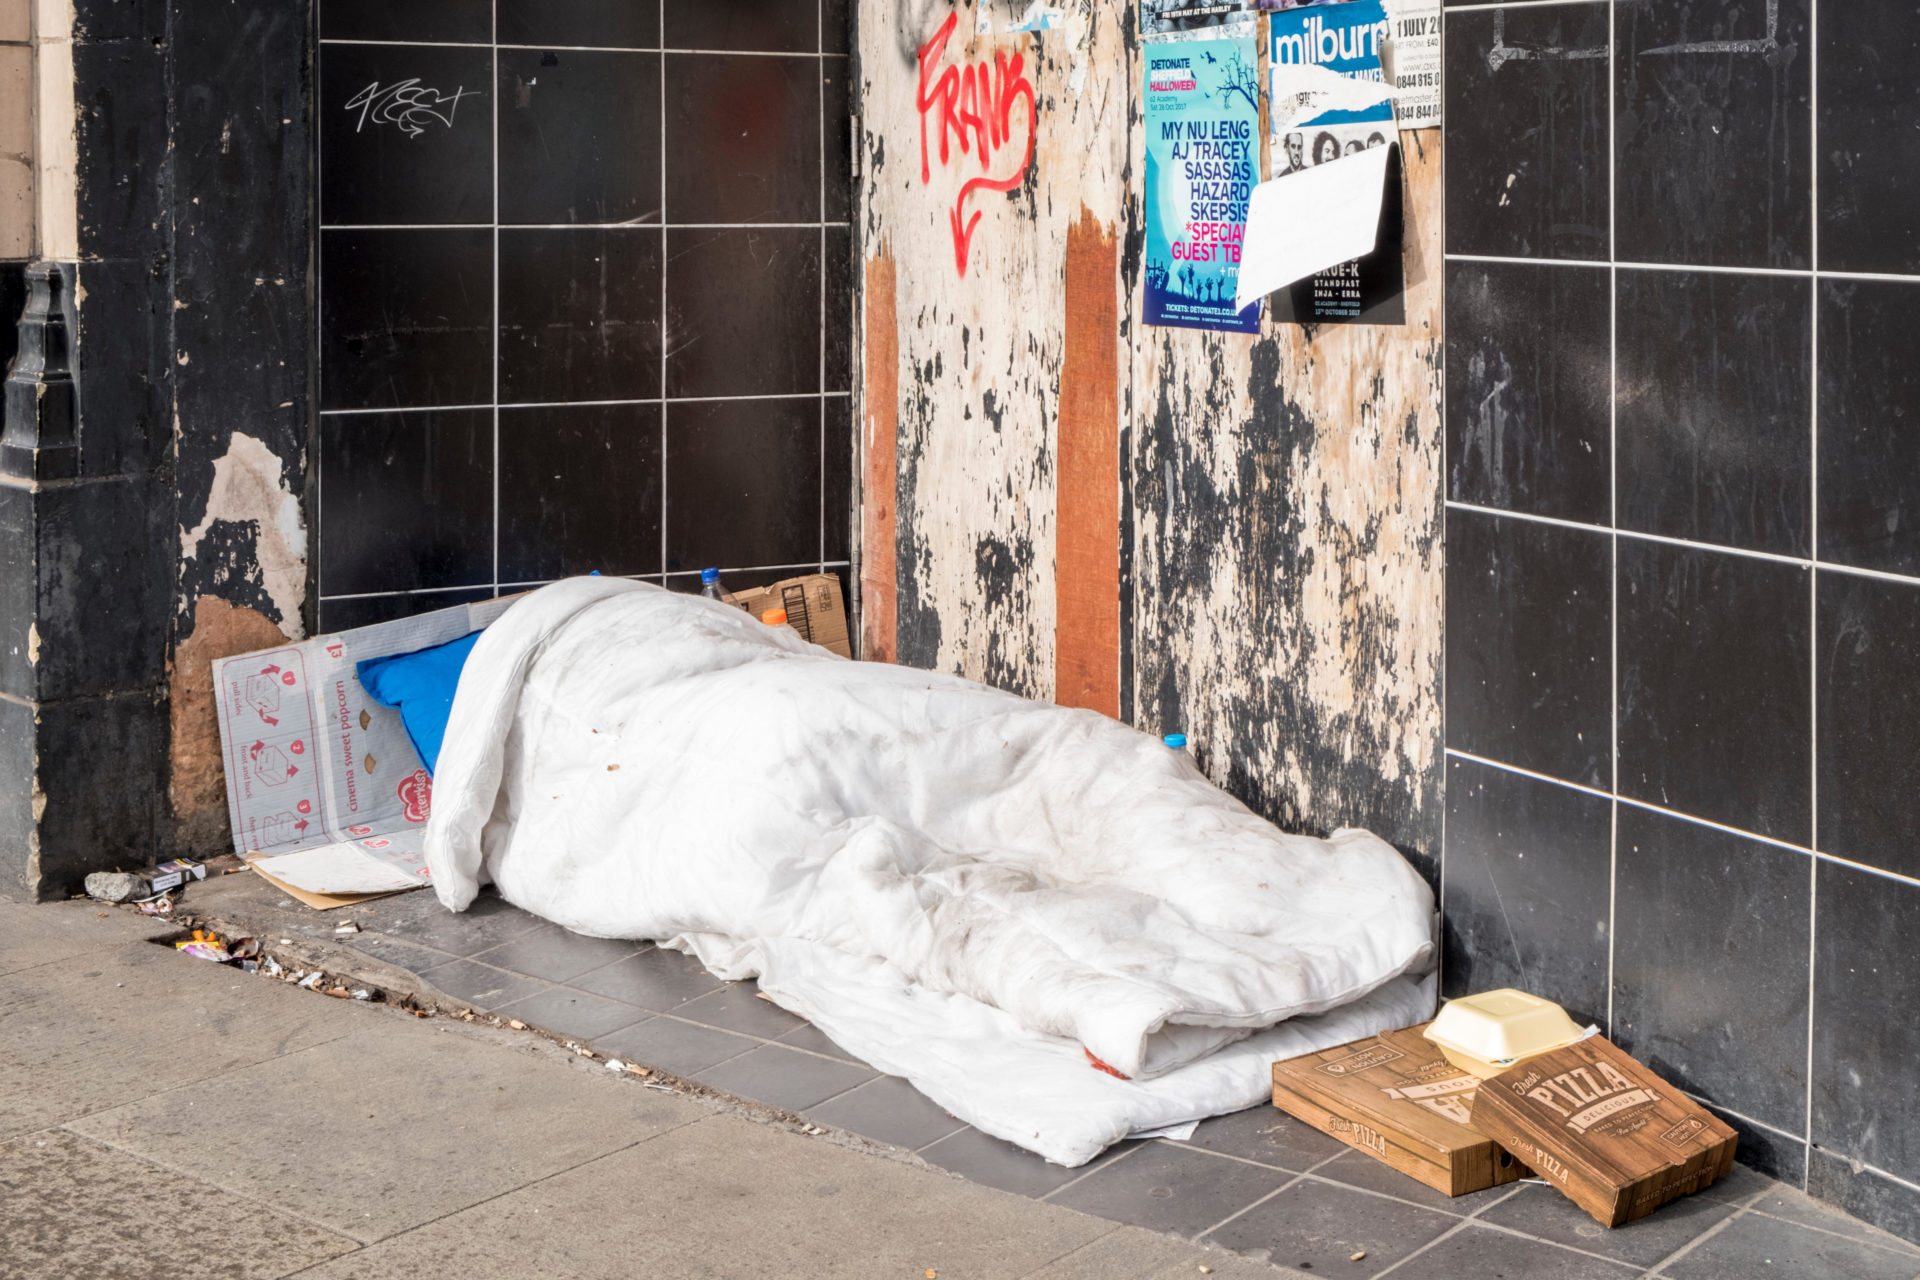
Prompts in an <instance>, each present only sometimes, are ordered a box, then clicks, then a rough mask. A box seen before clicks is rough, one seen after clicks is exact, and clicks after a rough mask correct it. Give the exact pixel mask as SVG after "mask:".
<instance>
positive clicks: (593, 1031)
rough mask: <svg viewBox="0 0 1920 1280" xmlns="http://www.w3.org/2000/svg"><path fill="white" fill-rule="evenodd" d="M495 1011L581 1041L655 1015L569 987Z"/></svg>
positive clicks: (552, 989)
mask: <svg viewBox="0 0 1920 1280" xmlns="http://www.w3.org/2000/svg"><path fill="white" fill-rule="evenodd" d="M494 1012H496V1013H498V1014H499V1015H500V1016H501V1017H503V1018H518V1019H519V1020H520V1021H522V1022H525V1023H528V1024H530V1025H532V1026H536V1027H539V1028H540V1029H541V1030H543V1031H551V1032H553V1033H554V1034H555V1035H561V1036H572V1037H574V1038H575V1039H579V1040H594V1039H597V1038H599V1037H600V1036H603V1035H606V1034H607V1033H608V1032H609V1031H618V1030H619V1029H620V1028H621V1027H630V1026H632V1025H633V1024H634V1023H636V1022H639V1021H642V1020H643V1019H646V1018H651V1017H652V1016H653V1015H652V1014H651V1013H648V1012H647V1011H646V1010H645V1009H640V1008H636V1007H634V1006H633V1005H630V1004H622V1003H621V1002H620V1001H618V1000H609V999H607V998H606V997H605V996H590V995H588V994H587V993H586V992H584V991H573V990H569V989H568V988H566V987H548V988H547V989H546V990H545V991H539V992H535V993H534V994H533V995H530V996H528V997H527V998H526V999H524V1000H515V1001H514V1002H513V1003H511V1004H506V1005H502V1006H500V1007H499V1008H498V1009H496V1010H494Z"/></svg>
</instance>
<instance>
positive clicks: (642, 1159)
mask: <svg viewBox="0 0 1920 1280" xmlns="http://www.w3.org/2000/svg"><path fill="white" fill-rule="evenodd" d="M1110 1230H1112V1227H1111V1226H1110V1225H1109V1224H1107V1223H1105V1222H1102V1221H1100V1220H1098V1219H1096V1218H1090V1217H1087V1216H1085V1215H1083V1214H1077V1213H1074V1212H1072V1211H1070V1210H1066V1209H1058V1208H1055V1207H1054V1206H1052V1205H1045V1204H1039V1203H1036V1202H1034V1201H1031V1200H1026V1199H1023V1198H1021V1197H1018V1196H1010V1195H1005V1194H1003V1193H1000V1192H996V1191H992V1190H989V1189H988V1188H986V1187H981V1186H976V1185H974V1184H972V1183H967V1182H963V1181H960V1180H959V1179H956V1178H950V1177H947V1176H945V1175H943V1174H940V1173H937V1172H934V1171H933V1170H930V1169H921V1168H915V1167H912V1166H909V1165H906V1164H902V1163H900V1162H898V1161H891V1160H877V1159H874V1158H872V1157H871V1156H866V1155H862V1154H861V1153H859V1152H856V1151H850V1150H847V1149H846V1148H843V1147H838V1146H834V1145H832V1144H829V1143H825V1142H821V1141H819V1140H818V1139H809V1138H805V1137H801V1136H799V1135H796V1134H791V1133H785V1132H782V1131H780V1130H776V1129H772V1128H768V1127H766V1126H763V1125H757V1124H753V1123H751V1122H748V1121H745V1120H740V1119H737V1118H734V1117H730V1116H711V1117H709V1118H707V1119H704V1120H702V1121H700V1122H699V1123H698V1124H692V1125H687V1126H684V1127H682V1128H679V1129H675V1130H673V1131H671V1132H669V1133H665V1134H662V1135H661V1136H659V1137H657V1138H654V1139H652V1140H651V1141H649V1142H644V1143H641V1144H639V1145H638V1146H634V1147H629V1148H627V1149H625V1150H623V1151H620V1152H618V1153H616V1154H614V1155H611V1156H608V1157H607V1158H606V1159H604V1160H598V1161H595V1162H593V1163H592V1164H588V1165H583V1166H581V1167H579V1168H576V1169H571V1170H569V1171H568V1172H566V1173H563V1174H561V1175H559V1176H558V1177H554V1178H549V1179H547V1180H546V1181H544V1182H539V1183H536V1184H534V1185H532V1186H528V1187H525V1188H522V1189H521V1190H519V1191H516V1192H513V1193H512V1194H510V1195H506V1196H502V1197H500V1198H499V1199H497V1200H493V1201H491V1202H489V1203H487V1204H485V1205H481V1206H478V1207H476V1208H474V1209H470V1210H467V1211H466V1212H463V1213H458V1214H455V1215H453V1216H451V1217H449V1218H446V1219H443V1220H442V1221H439V1222H436V1223H434V1224H432V1225H431V1226H426V1227H422V1228H420V1229H419V1230H417V1231H410V1232H408V1233H406V1234H405V1235H402V1236H397V1237H395V1238H394V1239H391V1240H387V1241H384V1242H382V1243H380V1244H377V1245H373V1246H371V1247H369V1248H367V1249H364V1250H362V1251H361V1252H359V1253H355V1254H351V1255H348V1256H346V1257H342V1258H337V1259H334V1260H333V1261H331V1262H328V1263H326V1264H324V1265H322V1266H320V1267H317V1268H315V1269H314V1270H313V1271H312V1272H309V1273H308V1274H309V1275H310V1276H311V1277H313V1280H372V1278H374V1277H380V1278H382V1280H384V1278H385V1277H390V1276H396V1275H429V1274H435V1273H436V1272H437V1271H441V1270H444V1269H445V1267H446V1262H447V1259H449V1258H451V1257H455V1256H458V1257H459V1258H460V1259H461V1263H460V1268H459V1270H460V1274H461V1276H462V1278H463V1280H546V1278H548V1277H551V1278H552V1280H598V1278H600V1277H606V1278H607V1280H616V1278H617V1280H628V1278H629V1277H633V1276H649V1277H658V1278H659V1280H669V1278H671V1277H681V1276H700V1277H703V1278H704V1280H771V1278H772V1277H787V1276H805V1277H807V1280H870V1278H872V1277H909V1276H911V1277H919V1276H921V1275H923V1274H925V1271H926V1270H927V1269H928V1268H932V1269H933V1270H934V1271H935V1272H936V1273H937V1275H938V1276H939V1277H940V1280H1013V1278H1014V1277H1018V1276H1023V1275H1027V1274H1029V1273H1031V1272H1032V1271H1034V1270H1035V1269H1036V1268H1039V1267H1041V1266H1044V1265H1046V1264H1047V1263H1049V1262H1052V1261H1053V1260H1054V1259H1057V1258H1059V1257H1062V1256H1064V1255H1066V1254H1068V1253H1071V1252H1072V1251H1073V1250H1074V1249H1077V1248H1079V1247H1080V1246H1081V1245H1083V1244H1085V1243H1087V1242H1088V1241H1089V1240H1092V1239H1095V1238H1096V1237H1098V1236H1101V1235H1104V1234H1106V1233H1107V1232H1108V1231H1110Z"/></svg>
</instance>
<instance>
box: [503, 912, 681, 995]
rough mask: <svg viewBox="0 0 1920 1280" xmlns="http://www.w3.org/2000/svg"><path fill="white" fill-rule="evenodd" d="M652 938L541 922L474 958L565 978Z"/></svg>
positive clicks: (554, 979) (552, 979) (518, 970)
mask: <svg viewBox="0 0 1920 1280" xmlns="http://www.w3.org/2000/svg"><path fill="white" fill-rule="evenodd" d="M652 945H653V944H652V943H650V942H634V941H632V940H630V939H626V938H589V937H588V936H587V935H585V934H584V933H575V932H573V931H572V930H571V929H563V928H561V927H560V926H559V925H557V924H547V925H542V926H541V927H540V928H538V929H535V930H532V931H531V932H529V933H524V934H521V935H520V936H519V937H517V938H515V939H514V940H513V941H511V942H503V943H501V944H500V945H499V946H497V947H489V948H488V949H487V950H485V951H480V952H476V953H474V956H473V958H474V959H475V960H484V961H485V962H486V963H488V964H490V965H493V966H495V967H496V968H500V969H511V970H513V972H515V973H524V974H526V975H527V976H528V977H530V978H544V979H546V980H547V981H548V982H565V981H567V980H568V979H569V978H577V977H579V976H580V975H581V974H583V973H585V972H587V971H588V970H589V969H598V968H600V967H602V966H603V965H608V964H611V963H613V962H614V961H615V960H619V959H621V958H623V957H625V956H630V955H634V954H635V953H637V952H640V951H644V950H646V949H647V948H649V947H651V946H652Z"/></svg>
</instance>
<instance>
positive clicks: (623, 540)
mask: <svg viewBox="0 0 1920 1280" xmlns="http://www.w3.org/2000/svg"><path fill="white" fill-rule="evenodd" d="M596 570H598V571H599V572H600V573H603V574H609V575H622V576H624V575H632V574H643V573H658V572H659V571H660V406H659V405H657V404H638V405H549V406H541V407H539V408H532V409H502V410H501V411H500V580H501V581H502V582H544V581H548V580H550V579H553V578H563V577H568V576H571V575H574V574H583V573H592V572H594V571H596Z"/></svg>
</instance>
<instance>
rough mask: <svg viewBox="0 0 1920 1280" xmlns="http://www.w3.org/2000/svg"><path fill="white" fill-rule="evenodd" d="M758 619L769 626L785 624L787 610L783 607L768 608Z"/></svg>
mask: <svg viewBox="0 0 1920 1280" xmlns="http://www.w3.org/2000/svg"><path fill="white" fill-rule="evenodd" d="M760 621H762V622H764V623H766V624H767V625H768V626H770V627H781V626H785V625H786V622H787V611H786V610H785V609H769V610H767V611H766V612H765V613H763V614H761V615H760Z"/></svg>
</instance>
